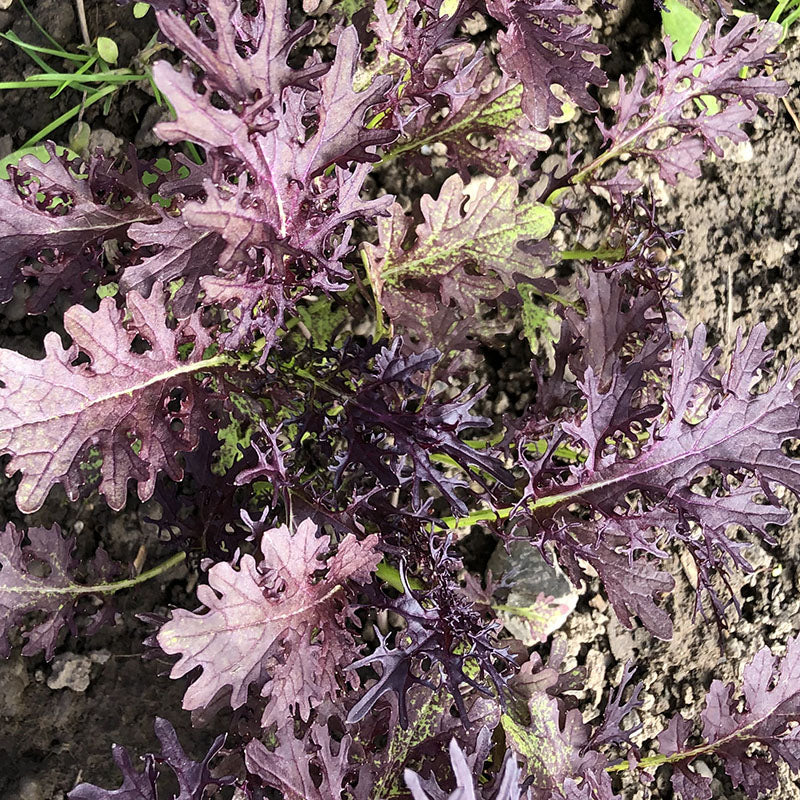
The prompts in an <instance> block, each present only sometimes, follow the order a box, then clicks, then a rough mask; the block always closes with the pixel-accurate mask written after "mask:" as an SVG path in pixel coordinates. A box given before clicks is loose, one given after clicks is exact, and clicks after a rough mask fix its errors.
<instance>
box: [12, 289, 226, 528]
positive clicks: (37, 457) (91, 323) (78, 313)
mask: <svg viewBox="0 0 800 800" xmlns="http://www.w3.org/2000/svg"><path fill="white" fill-rule="evenodd" d="M127 313H128V314H129V318H128V319H126V317H125V315H124V314H123V313H122V312H121V311H120V310H119V309H117V307H116V305H115V303H114V300H113V299H111V298H110V297H106V298H104V299H103V300H101V302H100V307H99V308H98V310H97V311H95V312H91V311H89V310H88V309H86V308H84V307H83V306H72V307H71V308H69V309H68V310H67V312H66V313H65V314H64V328H65V330H66V332H67V334H68V335H69V336H70V337H71V338H72V344H71V345H70V347H69V348H67V349H66V350H65V349H64V348H63V347H62V345H61V341H60V339H59V336H58V334H56V333H48V334H47V336H46V337H45V342H44V344H45V357H44V358H43V359H41V360H35V359H30V358H26V357H25V356H22V355H20V354H19V353H16V352H14V351H12V350H0V380H2V382H3V386H2V388H0V452H2V453H3V454H10V455H11V460H10V461H9V463H8V465H7V467H6V474H7V475H9V476H11V475H13V474H14V473H15V472H17V471H19V472H21V473H22V479H21V480H20V483H19V486H18V488H17V506H18V507H19V509H20V510H21V511H24V512H25V513H31V512H33V511H36V510H37V509H39V508H40V507H41V506H42V503H44V501H45V498H46V497H47V494H48V492H49V491H50V489H51V488H52V487H53V486H54V485H55V484H56V483H61V484H62V485H63V486H64V488H65V490H66V492H67V496H68V497H69V498H70V499H73V500H74V499H75V498H77V496H78V494H79V492H80V490H81V487H82V486H83V485H84V484H85V476H84V475H83V474H82V471H81V463H82V462H83V461H85V460H86V459H87V458H88V457H89V455H90V450H91V451H94V452H95V453H96V457H98V458H99V459H101V460H102V464H101V466H100V474H101V480H100V485H99V487H98V488H99V491H100V492H101V494H103V495H105V497H106V500H107V502H108V504H109V506H111V508H113V509H114V510H119V509H121V508H122V507H123V506H124V505H125V500H126V497H127V487H128V481H129V480H130V479H134V480H136V482H137V484H138V492H139V497H140V498H141V499H142V500H146V499H148V498H149V497H150V496H151V495H152V493H153V487H154V484H155V479H156V475H157V474H158V472H159V471H160V470H164V471H165V472H166V473H167V474H168V475H170V477H172V478H174V479H175V480H179V479H180V478H181V477H182V476H183V469H182V467H181V465H180V463H179V461H178V459H177V454H178V453H180V452H187V451H189V450H191V449H192V448H194V447H195V446H196V444H197V441H198V435H199V431H200V429H201V428H205V429H206V430H210V431H214V430H215V429H216V426H217V420H216V419H215V417H214V414H213V403H212V400H213V397H212V395H211V393H210V392H209V391H207V390H206V389H204V388H203V386H202V383H201V382H200V381H199V380H198V378H197V377H196V376H197V374H198V373H208V372H210V371H213V370H214V369H215V368H217V367H219V366H221V365H222V364H223V363H224V359H223V358H221V357H219V356H216V357H210V358H204V354H205V350H206V347H207V346H208V345H209V339H208V336H207V333H206V332H205V331H204V329H203V328H202V327H201V326H200V324H199V320H198V319H197V318H196V317H193V318H191V319H190V320H186V321H185V322H183V323H182V324H181V325H180V326H179V327H178V328H177V329H175V330H172V329H170V328H168V327H167V325H166V323H165V320H164V316H165V310H164V305H163V303H162V301H161V292H154V293H153V294H152V295H151V297H150V299H148V300H146V299H144V298H142V297H140V296H139V295H138V294H131V295H130V296H129V297H128V304H127ZM137 340H142V341H143V342H146V343H147V345H148V346H149V349H147V350H146V351H145V352H138V345H137V344H136V342H137ZM184 344H191V345H193V347H192V351H191V353H190V354H189V356H188V357H186V358H185V359H183V358H181V356H180V354H179V348H180V347H181V346H182V345H184Z"/></svg>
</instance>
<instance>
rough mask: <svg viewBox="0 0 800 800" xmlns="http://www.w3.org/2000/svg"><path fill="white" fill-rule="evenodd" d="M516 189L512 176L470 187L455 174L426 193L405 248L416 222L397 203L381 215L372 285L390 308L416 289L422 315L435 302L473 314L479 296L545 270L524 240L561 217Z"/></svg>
mask: <svg viewBox="0 0 800 800" xmlns="http://www.w3.org/2000/svg"><path fill="white" fill-rule="evenodd" d="M518 191H519V189H518V185H517V182H516V181H515V180H514V178H512V177H511V176H506V177H504V178H500V179H498V180H495V179H493V178H488V177H483V178H478V179H475V180H473V181H471V182H470V183H469V184H467V185H466V186H465V185H464V183H463V181H462V180H461V178H460V177H459V176H458V175H452V176H451V177H449V178H448V179H447V180H446V181H445V182H444V185H443V186H442V189H441V191H440V193H439V198H438V199H437V200H434V199H433V198H432V197H431V196H430V195H425V196H424V197H423V198H422V201H421V208H422V214H423V217H424V221H423V223H422V224H421V225H418V226H417V227H416V230H415V234H416V237H415V241H414V242H413V244H412V245H411V246H410V247H407V248H406V247H404V244H405V242H406V241H407V240H408V238H409V234H410V233H411V229H412V227H413V224H414V223H413V221H412V219H411V217H409V216H406V215H405V214H404V213H403V210H402V208H401V207H400V206H399V205H397V204H395V206H394V207H393V209H392V213H391V216H389V217H388V218H382V219H380V220H379V222H378V228H379V244H378V245H377V246H375V245H367V251H368V256H369V263H370V268H371V273H372V274H371V276H370V277H371V281H372V285H373V288H374V289H375V291H376V294H377V295H378V297H379V300H380V302H381V303H382V304H383V305H384V307H385V308H386V309H387V311H388V313H389V314H390V315H391V313H392V312H391V309H392V307H397V306H398V305H399V304H398V302H397V300H398V295H401V296H404V297H405V299H406V300H408V297H410V296H411V294H414V296H416V297H417V303H418V305H419V306H420V313H421V316H422V317H424V316H425V315H426V314H427V315H428V316H430V314H429V313H428V312H429V311H431V310H435V309H437V308H438V309H439V310H438V311H436V313H440V311H441V306H440V305H439V304H440V303H441V304H443V305H444V306H455V307H457V308H458V309H459V311H460V312H461V313H462V314H463V315H464V316H467V317H469V316H472V315H474V314H475V313H476V312H477V310H478V305H479V303H480V302H481V301H484V300H492V299H494V298H496V297H499V296H500V295H501V294H502V293H503V292H504V291H505V290H506V289H511V288H514V287H515V286H516V284H517V277H518V276H524V277H527V278H533V277H537V276H539V275H541V262H540V261H539V260H538V259H536V258H535V257H532V256H530V255H528V254H527V253H526V252H524V251H523V250H522V249H521V248H520V247H519V245H520V244H521V243H524V242H531V241H535V240H538V239H542V238H544V237H545V236H547V234H548V233H549V232H550V230H551V229H552V227H553V223H554V221H555V217H554V215H553V211H552V209H551V208H549V207H548V206H544V205H542V204H540V203H532V202H522V203H518V202H517V200H518V198H517V195H518ZM420 292H422V294H423V295H424V296H425V297H427V298H429V299H430V302H424V301H423V297H421V296H420ZM410 293H411V294H410Z"/></svg>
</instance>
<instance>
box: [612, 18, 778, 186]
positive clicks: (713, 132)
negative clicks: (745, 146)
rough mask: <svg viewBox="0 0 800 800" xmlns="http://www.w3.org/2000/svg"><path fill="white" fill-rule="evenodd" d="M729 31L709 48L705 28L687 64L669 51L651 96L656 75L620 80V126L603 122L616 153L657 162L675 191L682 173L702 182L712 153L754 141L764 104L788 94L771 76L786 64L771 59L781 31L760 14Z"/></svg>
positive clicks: (643, 72) (644, 70)
mask: <svg viewBox="0 0 800 800" xmlns="http://www.w3.org/2000/svg"><path fill="white" fill-rule="evenodd" d="M724 25H725V20H720V21H719V23H717V27H716V30H715V31H714V33H713V35H712V36H711V37H709V38H708V40H706V41H704V39H705V37H706V33H707V32H708V27H709V26H708V23H707V22H704V23H703V24H702V25H701V26H700V30H699V31H698V33H697V36H696V37H695V40H694V41H693V42H692V44H691V46H690V47H689V51H688V54H687V55H686V56H685V57H684V58H683V59H682V60H680V61H676V60H675V59H674V57H673V55H672V50H671V48H670V47H667V52H666V55H665V57H664V59H663V60H662V61H658V62H656V64H655V65H654V66H653V68H652V73H653V77H654V78H655V82H656V85H655V87H654V88H653V89H652V91H650V92H649V93H648V92H646V90H645V85H646V84H647V82H648V80H649V79H650V69H648V67H641V68H640V69H639V71H638V72H637V73H636V76H635V77H634V79H633V82H632V83H631V85H630V86H628V85H627V84H626V82H625V80H624V78H620V98H619V102H618V104H617V119H616V122H615V123H614V124H613V125H612V126H610V127H606V126H604V125H603V124H602V123H599V122H598V125H599V127H600V130H601V131H602V132H603V136H604V137H605V138H606V141H608V142H611V147H612V149H613V150H614V152H615V153H619V154H622V153H628V154H631V155H634V156H641V157H646V158H650V159H652V160H653V161H655V162H656V163H657V164H658V168H659V172H660V174H661V177H662V178H663V179H664V180H665V181H667V182H669V183H672V184H674V183H675V181H676V180H677V178H678V175H680V174H681V173H684V174H686V175H689V176H691V177H694V178H697V177H699V175H700V161H701V160H702V159H703V158H704V157H705V156H707V155H708V153H709V152H712V153H714V154H715V155H717V156H719V157H721V156H722V155H723V150H722V147H721V145H720V143H719V140H720V138H722V137H725V138H727V139H729V140H730V141H732V142H744V141H747V134H746V133H745V132H744V130H742V125H744V124H746V123H748V122H751V121H752V120H753V119H754V118H755V116H756V114H757V113H758V111H759V110H760V109H761V108H762V103H761V101H760V100H759V98H764V97H767V96H769V95H773V96H776V97H780V96H782V95H784V94H786V91H787V86H786V84H785V83H783V82H782V81H779V80H777V79H776V78H775V77H773V76H772V75H768V74H766V73H765V69H764V68H765V65H767V64H768V63H769V62H770V59H771V60H772V62H777V61H779V60H780V57H779V56H776V55H773V56H770V52H771V51H772V50H773V49H774V48H775V47H776V45H777V44H778V41H779V40H780V37H781V28H780V26H779V25H777V24H776V23H773V22H764V21H762V20H760V19H759V18H758V17H757V16H755V15H753V14H746V15H744V16H742V17H739V19H737V21H736V24H735V25H734V26H733V28H732V29H731V30H730V31H728V32H727V33H723V28H724ZM701 53H702V55H700V54H701ZM710 97H713V98H715V99H716V104H715V107H714V108H712V107H711V106H710V105H709V103H708V102H707V100H708V98H710ZM656 134H659V135H658V136H656Z"/></svg>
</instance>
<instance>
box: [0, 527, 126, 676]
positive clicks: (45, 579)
mask: <svg viewBox="0 0 800 800" xmlns="http://www.w3.org/2000/svg"><path fill="white" fill-rule="evenodd" d="M25 536H27V538H28V542H27V543H24V538H25ZM74 550H75V537H74V536H70V537H67V538H64V536H62V534H61V530H60V529H59V527H58V526H57V525H54V526H53V527H52V528H30V529H29V530H28V531H27V532H25V533H23V532H22V531H20V530H17V529H16V528H15V527H14V525H13V524H11V523H10V522H9V523H8V524H7V525H6V527H5V530H3V531H0V657H2V658H7V657H8V655H9V653H10V652H11V643H10V641H9V638H8V634H9V632H10V631H11V629H12V628H14V627H21V626H22V623H23V622H24V620H25V618H26V616H27V615H28V614H31V613H35V612H38V613H39V614H40V615H41V614H43V615H44V617H45V618H44V620H43V621H40V622H37V624H36V625H34V626H33V627H32V628H30V630H27V631H25V633H24V637H25V639H26V640H27V641H26V642H25V645H24V647H23V648H22V654H23V655H25V656H31V655H35V654H36V653H38V652H40V651H43V652H44V656H45V658H46V659H47V660H48V661H49V660H50V659H51V658H52V657H53V651H54V650H55V646H56V644H57V642H58V635H59V633H60V632H61V629H62V628H64V627H65V626H66V627H68V628H69V629H70V630H71V631H72V632H73V633H75V632H76V631H77V627H76V624H75V623H76V616H77V612H78V601H79V600H80V599H81V597H84V596H86V595H88V594H90V592H89V591H88V590H87V586H86V584H85V583H83V582H78V581H77V579H76V577H77V573H78V570H79V569H81V570H82V571H83V572H84V574H85V575H86V580H88V581H89V583H90V584H91V585H98V584H102V583H107V582H108V581H109V580H111V579H112V578H113V577H114V575H115V574H117V572H118V567H117V565H116V564H114V563H113V562H112V561H111V559H110V558H109V557H108V555H107V554H106V552H105V550H103V549H100V550H98V551H97V554H96V555H95V557H94V558H93V559H91V560H90V561H88V563H87V562H86V561H84V562H81V561H79V560H78V559H77V558H75V556H74ZM37 567H39V568H41V567H43V568H44V569H37ZM40 572H43V573H44V575H40V574H39V573H40ZM95 596H102V594H101V593H97V594H96V595H95ZM104 622H112V623H113V612H112V611H111V609H110V608H109V606H108V605H107V604H106V605H105V606H104V607H103V608H102V609H101V610H100V611H96V612H95V613H94V615H93V617H92V619H91V621H90V623H89V626H88V629H87V631H86V632H87V633H92V632H94V631H95V630H97V628H99V627H100V625H102V624H103V623H104Z"/></svg>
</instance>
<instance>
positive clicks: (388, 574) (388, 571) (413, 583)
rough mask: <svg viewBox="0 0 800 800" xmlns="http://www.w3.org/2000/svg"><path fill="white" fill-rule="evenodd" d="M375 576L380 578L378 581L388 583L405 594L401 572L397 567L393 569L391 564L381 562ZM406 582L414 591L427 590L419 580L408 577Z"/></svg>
mask: <svg viewBox="0 0 800 800" xmlns="http://www.w3.org/2000/svg"><path fill="white" fill-rule="evenodd" d="M375 576H376V577H377V578H378V580H380V581H383V582H384V583H388V584H389V586H391V587H392V589H397V591H398V592H401V593H402V592H405V587H404V586H403V581H402V580H401V579H400V570H399V569H397V568H396V567H393V566H392V565H391V564H387V563H386V562H385V561H381V563H380V564H378V568H377V569H376V570H375ZM406 580H407V581H408V585H409V586H410V587H411V588H412V589H424V588H425V586H424V584H423V583H422V581H420V580H418V579H417V578H414V577H411V576H406Z"/></svg>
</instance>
